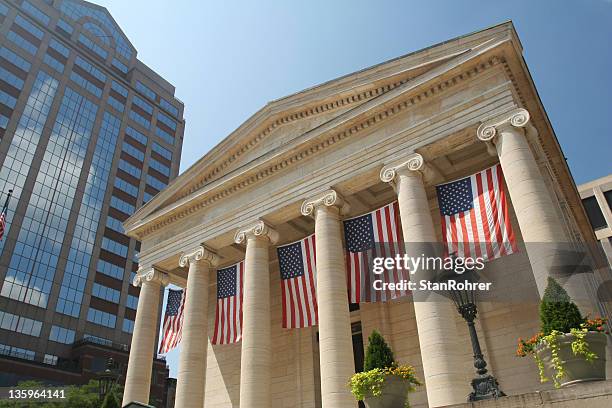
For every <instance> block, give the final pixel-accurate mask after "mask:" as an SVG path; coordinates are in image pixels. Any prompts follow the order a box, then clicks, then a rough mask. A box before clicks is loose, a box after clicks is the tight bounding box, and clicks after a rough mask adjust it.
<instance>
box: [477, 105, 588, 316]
mask: <svg viewBox="0 0 612 408" xmlns="http://www.w3.org/2000/svg"><path fill="white" fill-rule="evenodd" d="M524 129H528V130H529V131H530V132H531V133H533V134H534V135H537V130H536V129H535V127H534V126H533V125H532V124H531V123H529V112H528V111H527V110H525V109H515V110H513V111H511V112H509V113H507V114H505V115H503V116H501V117H498V118H496V119H493V120H490V121H487V122H484V123H482V124H481V125H480V127H479V128H478V131H477V136H478V139H480V140H482V141H484V142H486V143H487V144H488V147H489V151H490V152H491V153H493V154H495V153H496V154H497V155H498V156H499V162H500V164H501V167H502V171H503V173H504V178H505V180H506V185H507V186H508V193H509V195H510V198H511V199H512V205H513V207H514V212H515V213H516V218H517V220H518V223H519V226H520V228H521V234H522V236H523V240H524V242H525V244H526V248H527V254H528V256H529V261H530V263H531V267H532V269H533V274H534V277H535V281H536V284H537V286H538V292H539V293H540V296H542V295H543V294H544V290H545V289H546V285H547V278H548V276H550V275H553V276H554V275H555V271H557V272H561V270H560V268H562V267H563V266H564V264H571V263H572V259H568V258H566V256H567V253H566V252H565V251H563V249H567V248H564V247H566V244H564V243H567V242H568V237H567V236H566V233H565V231H564V229H563V227H562V222H563V221H562V220H560V219H559V217H558V215H557V212H556V211H555V208H556V204H555V203H554V202H553V200H552V198H551V196H550V193H549V190H548V188H547V187H546V183H545V182H544V178H543V177H542V174H541V173H540V170H539V168H538V164H537V162H536V160H535V157H534V155H533V153H532V152H531V149H530V147H529V143H528V141H527V138H526V136H525V132H524ZM574 261H575V259H574ZM560 283H562V284H563V282H560ZM565 288H566V290H567V291H568V293H569V294H570V296H571V297H572V298H573V299H574V300H575V301H576V302H578V303H579V305H580V303H581V302H582V303H583V305H580V306H582V308H583V312H584V311H585V310H584V309H585V308H587V309H590V306H587V305H586V304H585V302H586V300H587V299H588V296H587V295H586V292H584V289H585V288H584V281H583V280H582V279H581V278H580V277H576V281H575V282H574V284H572V285H567V286H566V287H565ZM586 303H590V302H586Z"/></svg>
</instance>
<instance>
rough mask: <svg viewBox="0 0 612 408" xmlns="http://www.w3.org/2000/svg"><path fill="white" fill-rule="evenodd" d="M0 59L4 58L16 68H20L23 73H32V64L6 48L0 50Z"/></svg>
mask: <svg viewBox="0 0 612 408" xmlns="http://www.w3.org/2000/svg"><path fill="white" fill-rule="evenodd" d="M0 57H2V58H4V59H5V60H7V61H8V62H10V63H11V64H13V65H15V66H16V67H19V68H20V69H21V70H22V71H25V72H30V68H32V64H30V63H29V62H28V61H26V60H25V59H23V58H21V57H20V56H19V55H17V54H15V53H14V52H13V51H11V50H9V49H8V48H6V47H2V48H0Z"/></svg>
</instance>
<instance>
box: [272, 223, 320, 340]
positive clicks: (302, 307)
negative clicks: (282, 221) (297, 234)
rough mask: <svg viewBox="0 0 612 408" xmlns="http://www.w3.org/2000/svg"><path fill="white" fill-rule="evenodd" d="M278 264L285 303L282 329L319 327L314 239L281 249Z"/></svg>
mask: <svg viewBox="0 0 612 408" xmlns="http://www.w3.org/2000/svg"><path fill="white" fill-rule="evenodd" d="M276 251H277V253H278V264H279V268H280V276H281V293H282V301H283V328H285V329H292V328H299V327H310V326H315V325H316V324H317V323H318V311H317V295H316V289H315V288H316V286H317V284H316V282H317V275H316V268H315V264H316V263H315V236H314V234H312V235H311V236H309V237H306V238H304V239H302V240H300V241H297V242H294V243H292V244H288V245H283V246H279V247H277V248H276Z"/></svg>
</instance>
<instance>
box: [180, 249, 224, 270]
mask: <svg viewBox="0 0 612 408" xmlns="http://www.w3.org/2000/svg"><path fill="white" fill-rule="evenodd" d="M199 261H203V262H207V263H208V264H209V265H210V266H217V264H218V263H219V256H218V255H217V254H216V253H215V252H213V251H211V250H210V249H208V248H206V247H205V246H203V245H199V246H197V247H195V248H194V249H192V250H190V251H187V252H183V253H182V254H181V257H180V258H179V266H181V267H185V266H187V265H189V264H192V263H195V262H199Z"/></svg>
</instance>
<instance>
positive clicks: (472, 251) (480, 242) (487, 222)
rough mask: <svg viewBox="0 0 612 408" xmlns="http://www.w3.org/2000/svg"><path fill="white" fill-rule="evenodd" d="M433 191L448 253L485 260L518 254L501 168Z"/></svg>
mask: <svg viewBox="0 0 612 408" xmlns="http://www.w3.org/2000/svg"><path fill="white" fill-rule="evenodd" d="M436 190H437V194H438V203H439V206H440V214H441V218H442V235H443V239H444V243H445V246H446V251H447V253H455V254H456V255H457V256H458V257H460V258H463V257H472V258H476V257H481V258H482V259H483V260H485V261H486V260H491V259H495V258H499V257H501V256H503V255H509V254H512V253H514V252H516V251H517V247H516V241H515V240H514V233H513V231H512V226H511V225H510V217H509V216H508V204H507V202H506V194H505V192H504V188H503V174H502V169H501V165H499V164H497V165H495V166H493V167H491V168H488V169H486V170H483V171H481V172H479V173H476V174H473V175H471V176H469V177H466V178H463V179H460V180H457V181H453V182H452V183H447V184H442V185H439V186H436Z"/></svg>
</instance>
